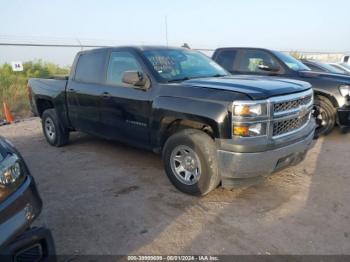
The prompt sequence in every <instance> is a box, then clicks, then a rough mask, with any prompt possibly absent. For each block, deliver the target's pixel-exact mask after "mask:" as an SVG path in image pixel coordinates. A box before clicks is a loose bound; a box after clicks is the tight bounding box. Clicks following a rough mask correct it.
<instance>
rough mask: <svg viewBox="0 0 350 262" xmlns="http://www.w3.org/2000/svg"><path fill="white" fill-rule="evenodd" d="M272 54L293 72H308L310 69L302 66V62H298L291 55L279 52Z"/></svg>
mask: <svg viewBox="0 0 350 262" xmlns="http://www.w3.org/2000/svg"><path fill="white" fill-rule="evenodd" d="M274 54H275V55H276V56H277V57H278V58H279V59H281V60H282V61H283V63H285V64H286V65H287V66H288V67H289V68H290V69H292V70H294V71H302V70H308V71H310V70H311V69H310V68H308V67H307V66H306V65H304V64H303V63H302V62H300V61H298V60H297V59H295V58H294V57H292V56H291V55H287V54H285V53H281V52H276V51H275V52H274Z"/></svg>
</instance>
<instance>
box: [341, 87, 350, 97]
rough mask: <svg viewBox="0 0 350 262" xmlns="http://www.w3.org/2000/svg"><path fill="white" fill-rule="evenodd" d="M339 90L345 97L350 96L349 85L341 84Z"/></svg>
mask: <svg viewBox="0 0 350 262" xmlns="http://www.w3.org/2000/svg"><path fill="white" fill-rule="evenodd" d="M339 92H340V94H341V95H342V96H344V97H346V96H350V86H349V85H342V86H339Z"/></svg>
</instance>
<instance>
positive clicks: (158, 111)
mask: <svg viewBox="0 0 350 262" xmlns="http://www.w3.org/2000/svg"><path fill="white" fill-rule="evenodd" d="M152 115H153V117H152V119H151V120H150V121H151V123H150V127H151V130H153V131H154V132H151V134H152V135H151V143H152V144H153V145H154V146H155V148H159V147H161V146H162V143H163V137H164V134H165V132H166V131H167V128H168V127H169V125H171V124H172V123H173V122H174V121H177V120H189V121H193V122H196V123H200V124H203V125H206V126H208V127H210V128H211V129H212V131H213V135H214V137H215V138H229V137H230V135H231V132H230V130H231V129H230V123H231V117H230V114H229V112H228V106H227V103H223V102H212V101H203V100H196V99H192V98H180V97H158V98H156V99H155V100H154V101H153V114H152Z"/></svg>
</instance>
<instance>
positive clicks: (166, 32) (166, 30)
mask: <svg viewBox="0 0 350 262" xmlns="http://www.w3.org/2000/svg"><path fill="white" fill-rule="evenodd" d="M165 41H166V46H169V43H168V17H167V16H165Z"/></svg>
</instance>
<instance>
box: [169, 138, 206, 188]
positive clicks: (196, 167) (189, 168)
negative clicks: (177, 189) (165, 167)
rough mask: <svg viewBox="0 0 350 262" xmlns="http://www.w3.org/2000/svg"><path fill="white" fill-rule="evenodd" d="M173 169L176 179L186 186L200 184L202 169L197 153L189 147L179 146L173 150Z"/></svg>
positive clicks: (171, 159)
mask: <svg viewBox="0 0 350 262" xmlns="http://www.w3.org/2000/svg"><path fill="white" fill-rule="evenodd" d="M170 161H171V169H172V171H173V173H174V174H175V177H176V178H177V179H178V180H179V181H180V182H181V183H183V184H185V185H194V184H196V183H197V182H198V180H199V178H200V175H201V169H200V166H201V165H200V160H199V157H198V155H197V153H196V152H195V151H194V150H193V149H191V148H190V147H188V146H185V145H179V146H177V147H175V148H174V149H173V151H172V152H171V156H170Z"/></svg>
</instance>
